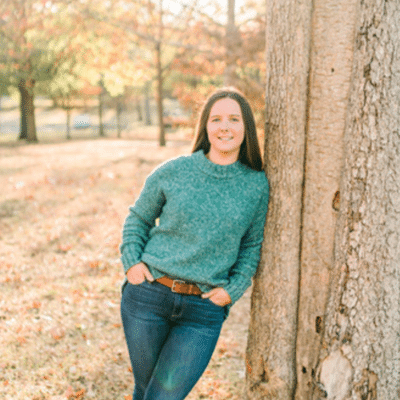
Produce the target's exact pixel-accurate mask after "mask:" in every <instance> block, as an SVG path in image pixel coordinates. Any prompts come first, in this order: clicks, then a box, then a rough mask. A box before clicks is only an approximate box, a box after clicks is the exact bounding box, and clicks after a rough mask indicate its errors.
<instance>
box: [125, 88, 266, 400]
mask: <svg viewBox="0 0 400 400" xmlns="http://www.w3.org/2000/svg"><path fill="white" fill-rule="evenodd" d="M267 205H268V182H267V179H266V177H265V174H264V172H263V171H262V161H261V155H260V150H259V146H258V141H257V135H256V128H255V123H254V117H253V113H252V111H251V108H250V106H249V104H248V102H247V101H246V99H245V98H244V97H243V95H242V94H241V93H240V92H238V91H237V90H235V89H232V88H224V89H221V90H218V91H216V92H215V93H214V94H212V95H211V96H210V97H209V99H208V100H207V101H206V103H205V105H204V107H203V109H202V112H201V114H200V118H199V122H198V125H197V134H196V140H195V144H194V148H193V153H192V154H191V155H189V156H182V157H178V158H176V159H173V160H170V161H168V162H166V163H164V164H162V165H161V166H160V167H158V168H157V169H156V170H155V171H154V172H153V173H152V174H151V175H150V176H149V177H148V178H147V180H146V183H145V185H144V188H143V190H142V192H141V194H140V196H139V198H138V200H137V201H136V203H135V205H134V206H133V207H131V208H130V214H129V216H128V217H127V219H126V221H125V224H124V228H123V238H122V245H121V253H122V263H123V266H124V270H125V273H126V282H125V284H124V288H123V294H122V303H121V314H122V321H123V326H124V332H125V337H126V341H127V345H128V350H129V355H130V359H131V363H132V370H133V374H134V379H135V389H134V393H133V400H180V399H184V398H185V397H186V396H187V394H188V393H189V392H190V390H191V389H192V388H193V386H194V385H195V383H196V382H197V381H198V379H199V378H200V376H201V375H202V373H203V372H204V370H205V368H206V366H207V364H208V362H209V360H210V358H211V355H212V353H213V351H214V348H215V346H216V343H217V340H218V337H219V334H220V331H221V326H222V323H223V321H224V319H225V318H226V316H227V314H228V310H229V308H230V307H231V306H232V304H233V303H235V302H236V301H237V300H238V299H239V298H240V297H241V296H242V295H243V293H244V291H245V290H246V288H247V287H249V286H250V284H251V279H252V277H253V275H254V273H255V271H256V268H257V265H258V262H259V258H260V247H261V243H262V240H263V229H264V223H265V215H266V211H267ZM156 220H157V223H156Z"/></svg>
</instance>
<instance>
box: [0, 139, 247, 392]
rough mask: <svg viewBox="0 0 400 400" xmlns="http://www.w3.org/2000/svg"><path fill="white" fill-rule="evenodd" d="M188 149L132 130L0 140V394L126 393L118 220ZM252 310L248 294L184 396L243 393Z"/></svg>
mask: <svg viewBox="0 0 400 400" xmlns="http://www.w3.org/2000/svg"><path fill="white" fill-rule="evenodd" d="M152 135H153V136H154V135H156V134H155V133H154V132H153V133H152ZM148 137H149V136H147V138H148ZM189 151H190V146H189V143H188V142H187V141H186V142H184V141H175V142H172V141H170V142H168V145H167V147H165V148H162V149H160V148H159V147H157V144H156V142H155V141H148V142H143V141H136V140H127V138H126V137H125V139H120V140H117V139H101V140H100V139H91V140H78V141H69V142H56V143H39V144H35V145H26V144H4V143H3V144H1V142H0V183H1V191H0V287H1V291H0V349H1V350H0V398H2V399H6V400H11V399H12V400H22V399H24V400H42V399H48V400H65V399H97V400H116V399H130V394H131V390H132V387H133V378H132V376H131V372H130V368H129V360H128V354H127V350H126V346H125V342H124V338H123V332H122V327H121V322H120V316H119V300H120V284H121V281H122V278H123V274H122V266H121V264H120V261H119V254H118V246H119V243H120V240H121V236H120V235H121V226H122V223H123V221H124V219H125V217H126V215H127V209H128V206H129V205H130V204H131V203H132V202H133V201H134V199H135V197H136V196H137V195H138V193H139V191H140V188H141V186H142V184H143V181H144V179H145V177H146V176H147V175H148V173H149V172H150V171H151V170H152V169H153V168H154V167H155V166H156V165H157V164H159V163H160V162H162V161H163V160H165V159H168V158H171V157H175V156H178V155H180V154H183V153H188V152H189ZM248 308H249V293H248V292H247V293H246V295H245V296H244V297H243V298H242V299H241V300H240V301H239V302H238V303H237V304H236V305H235V306H234V307H233V309H232V311H231V315H230V317H229V319H228V320H227V322H226V323H225V325H224V328H223V333H222V335H221V338H220V340H219V343H218V346H217V349H216V351H215V353H214V356H213V359H212V361H211V363H210V365H209V368H208V369H207V371H206V373H205V374H204V376H203V378H202V379H201V381H200V382H199V383H198V384H197V386H196V387H195V389H194V390H193V391H192V393H191V394H190V396H189V397H188V399H189V400H196V399H236V400H239V399H241V398H242V390H243V378H244V361H243V358H244V351H245V343H246V335H247V325H248V314H249V313H248Z"/></svg>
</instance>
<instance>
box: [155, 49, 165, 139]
mask: <svg viewBox="0 0 400 400" xmlns="http://www.w3.org/2000/svg"><path fill="white" fill-rule="evenodd" d="M156 54H157V111H158V127H159V138H158V144H159V145H160V146H165V144H166V142H165V127H164V120H163V115H164V105H163V76H162V67H161V43H160V42H159V43H157V48H156Z"/></svg>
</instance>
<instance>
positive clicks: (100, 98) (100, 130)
mask: <svg viewBox="0 0 400 400" xmlns="http://www.w3.org/2000/svg"><path fill="white" fill-rule="evenodd" d="M100 89H101V90H100V93H99V136H102V137H104V136H105V133H104V125H103V106H104V102H103V95H104V85H103V81H101V82H100Z"/></svg>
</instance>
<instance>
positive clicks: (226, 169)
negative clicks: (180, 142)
mask: <svg viewBox="0 0 400 400" xmlns="http://www.w3.org/2000/svg"><path fill="white" fill-rule="evenodd" d="M192 157H193V160H194V163H195V165H196V166H197V167H198V168H199V169H200V170H201V171H202V172H204V173H206V174H208V175H211V176H214V177H216V178H225V179H226V178H233V177H235V176H238V175H240V174H243V173H244V172H245V170H246V166H244V165H243V164H242V163H241V162H240V161H236V162H235V163H233V164H229V165H219V164H215V163H213V162H212V161H210V160H209V159H208V158H207V157H206V156H205V154H204V151H203V150H199V151H196V152H195V153H193V154H192Z"/></svg>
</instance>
